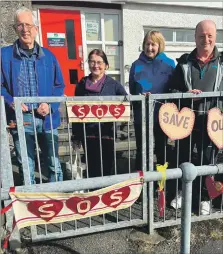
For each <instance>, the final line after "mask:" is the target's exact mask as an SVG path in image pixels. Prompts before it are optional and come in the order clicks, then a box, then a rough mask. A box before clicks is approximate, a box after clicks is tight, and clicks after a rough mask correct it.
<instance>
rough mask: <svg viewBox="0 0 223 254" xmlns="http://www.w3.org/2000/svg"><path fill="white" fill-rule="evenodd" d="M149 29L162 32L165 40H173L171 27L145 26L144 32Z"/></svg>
mask: <svg viewBox="0 0 223 254" xmlns="http://www.w3.org/2000/svg"><path fill="white" fill-rule="evenodd" d="M151 30H155V31H159V32H160V33H162V35H163V36H164V38H165V41H173V29H170V28H159V27H154V28H146V29H145V34H146V33H147V32H148V31H151Z"/></svg>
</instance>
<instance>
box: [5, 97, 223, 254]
mask: <svg viewBox="0 0 223 254" xmlns="http://www.w3.org/2000/svg"><path fill="white" fill-rule="evenodd" d="M222 95H223V93H222V92H216V93H202V94H200V95H199V96H197V95H192V94H162V95H150V96H148V98H145V97H144V96H127V97H123V96H105V97H38V98H34V97H33V98H23V97H20V98H15V108H16V119H17V128H18V135H19V141H20V147H21V152H22V164H23V174H24V183H25V185H24V186H17V187H16V191H21V192H23V191H24V192H44V190H46V189H47V190H48V191H51V192H58V191H61V192H73V191H79V190H87V191H89V190H90V189H95V188H102V187H106V186H109V185H111V184H114V183H117V182H121V181H124V180H127V179H130V178H133V177H135V176H136V173H132V168H133V167H132V161H131V159H132V155H131V152H132V151H133V150H132V149H131V145H130V130H129V123H127V140H128V141H127V146H128V149H126V150H127V154H128V156H127V162H128V163H127V164H128V166H127V168H128V170H126V172H125V173H126V174H122V172H121V171H120V170H119V169H120V167H122V166H120V165H119V164H118V162H117V158H116V154H117V151H116V150H115V154H114V162H115V166H114V167H115V170H114V172H115V174H114V175H111V176H103V177H102V178H101V177H96V178H87V179H80V180H68V181H63V182H58V181H57V182H55V183H44V184H43V180H41V176H42V173H43V172H42V169H41V159H40V157H41V156H40V154H39V149H38V145H37V150H36V152H37V168H38V170H39V175H40V184H35V185H30V173H29V163H28V155H27V147H26V137H25V132H24V122H23V113H22V109H21V103H41V102H47V103H49V104H51V103H54V102H60V103H61V104H62V103H65V102H66V101H78V102H80V104H81V102H82V101H88V100H89V101H92V100H93V101H97V100H98V101H99V102H102V101H120V102H122V101H123V100H126V98H127V100H129V101H130V102H132V101H139V102H140V103H141V106H142V115H141V117H142V146H143V149H142V152H143V154H142V171H143V172H144V177H145V182H149V184H148V193H147V189H146V186H147V185H146V183H145V184H144V188H143V195H142V202H138V203H137V204H134V206H133V207H132V208H130V209H129V210H128V211H124V212H116V214H112V216H111V217H113V218H112V221H109V220H108V219H107V217H106V216H105V215H103V216H102V218H96V217H95V218H94V217H93V218H89V219H88V220H86V219H85V220H84V221H81V220H80V222H78V221H74V222H73V224H69V225H65V224H61V225H59V226H56V230H55V228H54V229H52V227H51V228H50V230H51V231H54V232H49V230H48V226H47V225H45V227H38V226H37V227H31V233H29V232H28V234H29V235H30V236H31V238H32V241H40V240H47V239H54V238H63V237H68V236H75V235H81V234H87V233H93V232H99V231H104V230H111V229H115V228H123V227H128V226H136V225H148V231H149V233H152V232H153V230H154V229H155V228H160V227H167V226H172V225H178V224H180V223H181V224H182V228H181V229H182V242H181V243H182V244H181V253H189V249H190V223H191V221H192V222H194V221H201V220H208V219H215V218H222V217H223V212H222V201H221V209H220V211H219V212H215V213H212V211H211V212H210V214H209V215H200V209H199V212H198V216H195V215H194V216H192V217H191V205H192V204H191V203H192V202H191V193H192V182H193V179H194V178H195V177H196V176H200V177H202V176H204V175H215V174H222V173H223V165H222V163H221V164H218V165H214V166H204V165H202V163H200V164H201V165H200V166H196V167H195V166H193V164H191V163H186V164H182V165H180V163H179V153H180V151H179V141H175V144H174V145H175V148H174V152H173V153H172V155H173V154H175V155H176V159H175V165H174V167H172V168H171V167H170V169H167V172H166V173H167V183H168V180H170V179H176V181H177V182H176V188H175V189H176V193H175V194H176V195H178V179H180V178H181V177H182V176H183V177H182V197H183V203H182V209H181V216H180V214H179V212H180V211H179V209H176V211H175V216H170V218H167V217H166V210H167V209H169V208H167V207H165V211H164V217H163V218H161V219H160V218H159V219H157V218H158V212H157V209H156V210H155V202H156V199H155V200H154V199H153V196H154V183H153V182H154V181H158V180H161V178H162V175H161V173H158V172H154V162H155V161H154V138H153V128H154V124H153V120H154V112H153V111H154V103H159V104H162V103H166V102H168V101H171V102H172V101H173V100H174V102H175V103H176V104H177V105H178V108H179V109H180V108H181V102H182V101H184V100H185V99H187V100H188V99H190V100H191V108H192V109H193V105H194V101H193V98H197V97H201V98H209V97H211V98H216V103H217V104H216V106H218V103H219V101H220V100H221V97H222ZM204 100H206V99H204ZM176 101H177V102H176ZM1 105H2V107H1V113H2V114H1V124H2V126H1V127H2V128H1V137H3V139H2V140H3V141H4V143H1V148H3V149H4V151H5V153H4V154H3V153H1V169H2V172H1V176H2V189H1V194H2V196H1V198H2V200H5V202H7V203H6V204H8V203H9V195H8V190H9V187H11V186H13V185H14V179H13V171H12V163H11V158H10V156H11V155H10V151H9V144H8V136H7V135H8V132H7V124H6V119H5V111H4V102H3V99H2V100H1ZM205 105H206V104H204V111H205ZM32 114H33V115H34V112H33V110H32ZM50 114H51V113H50ZM50 118H51V128H52V116H51V115H50ZM146 119H147V122H148V125H146ZM66 127H67V139H68V144H69V156H70V159H71V160H70V161H71V163H72V144H71V133H70V126H69V124H67V126H66ZM114 128H115V127H114ZM146 135H148V136H146ZM145 137H147V138H145ZM37 139H38V137H37V133H35V140H36V141H37ZM116 146H117V140H116V138H115V137H114V147H115V148H116ZM168 146H169V144H168V141H167V140H166V139H165V140H164V149H165V152H164V154H165V158H164V160H165V161H168V158H169V157H168V151H167V148H168ZM146 147H148V151H147V150H146ZM172 147H173V144H172ZM99 149H102V147H101V146H100V148H99ZM192 152H193V151H192V150H191V149H190V151H189V157H190V158H192V156H191V155H192ZM189 162H192V159H191V160H190V161H189ZM180 168H181V169H182V170H181V169H180ZM147 170H148V171H149V172H146V171H147ZM165 191H168V188H167V187H166V188H165ZM200 195H201V190H200ZM6 200H7V201H6ZM222 200H223V195H222ZM199 201H200V197H199ZM6 204H5V205H6ZM125 210H126V209H125ZM171 211H173V209H172V210H171ZM11 223H12V213H9V214H8V215H7V228H9V230H10V227H11V226H10V225H11ZM49 227H50V226H49ZM55 231H58V232H55ZM19 239H20V238H19V234H18V231H17V232H16V231H15V233H14V234H13V236H12V237H11V243H13V241H14V243H15V245H18V242H19ZM14 247H15V246H13V244H11V248H14Z"/></svg>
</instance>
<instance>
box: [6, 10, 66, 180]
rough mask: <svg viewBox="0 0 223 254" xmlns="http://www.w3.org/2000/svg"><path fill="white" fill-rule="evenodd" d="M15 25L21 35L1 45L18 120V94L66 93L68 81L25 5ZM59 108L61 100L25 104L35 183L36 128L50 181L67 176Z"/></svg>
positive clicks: (10, 112) (9, 99)
mask: <svg viewBox="0 0 223 254" xmlns="http://www.w3.org/2000/svg"><path fill="white" fill-rule="evenodd" d="M14 29H15V31H16V33H17V35H18V38H19V39H18V40H16V41H15V43H14V44H13V45H11V46H8V47H4V48H2V49H1V53H2V57H1V58H2V64H1V93H2V95H3V96H4V99H5V102H6V112H7V113H6V114H7V119H8V121H12V120H13V121H14V120H15V111H14V109H15V105H14V97H36V96H62V95H63V93H64V81H63V77H62V73H61V70H60V67H59V64H58V62H57V60H56V58H55V56H54V55H53V54H52V53H51V52H50V51H49V50H47V49H45V48H42V47H40V46H39V45H38V44H37V43H36V42H35V37H36V35H37V32H38V27H37V21H36V18H35V16H34V15H33V13H32V11H31V10H29V9H27V8H25V7H22V8H21V9H19V10H17V11H16V13H15V24H14ZM32 106H33V109H34V117H33V115H32ZM58 109H59V103H52V104H51V107H50V106H49V104H48V103H41V104H38V103H34V104H32V105H31V104H29V103H27V104H24V103H23V104H22V111H23V120H24V122H28V123H30V124H29V125H26V126H25V136H26V143H27V153H28V162H29V170H30V181H31V183H35V177H34V171H35V132H36V133H37V134H38V136H39V137H40V138H41V140H42V142H40V145H41V150H42V152H43V156H44V163H45V164H44V165H45V166H46V167H47V169H48V171H49V178H50V181H51V182H52V181H56V180H60V181H62V180H63V173H62V170H61V165H60V161H59V158H58V131H57V127H58V126H59V125H60V113H59V110H58ZM50 110H51V116H52V130H51V117H50ZM33 119H35V121H34V120H33ZM11 134H12V137H13V141H14V144H15V150H16V155H17V160H18V163H19V170H20V175H21V177H22V173H23V171H22V160H21V150H20V144H19V137H18V131H17V129H12V130H11ZM52 137H53V138H52ZM43 149H44V151H43ZM22 180H23V179H22Z"/></svg>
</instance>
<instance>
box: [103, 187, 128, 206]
mask: <svg viewBox="0 0 223 254" xmlns="http://www.w3.org/2000/svg"><path fill="white" fill-rule="evenodd" d="M129 194H130V188H129V186H125V187H123V188H120V189H116V190H112V191H109V192H107V193H105V194H103V195H102V197H101V201H102V202H103V203H104V204H105V205H107V206H109V207H114V208H116V207H117V206H118V205H120V204H121V203H122V202H123V201H125V200H126V199H127V198H128V196H129Z"/></svg>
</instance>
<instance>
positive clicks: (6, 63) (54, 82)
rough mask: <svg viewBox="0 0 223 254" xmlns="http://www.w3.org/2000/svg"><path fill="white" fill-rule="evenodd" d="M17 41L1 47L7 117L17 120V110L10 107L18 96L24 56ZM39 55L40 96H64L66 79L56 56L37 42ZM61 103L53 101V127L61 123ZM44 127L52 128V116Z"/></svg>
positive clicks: (2, 83) (2, 90)
mask: <svg viewBox="0 0 223 254" xmlns="http://www.w3.org/2000/svg"><path fill="white" fill-rule="evenodd" d="M16 43H17V41H16V42H15V43H14V44H13V45H11V46H7V47H3V48H2V49H1V54H2V60H1V94H2V96H4V99H5V102H6V114H7V119H8V121H9V120H15V112H14V110H12V109H11V107H9V106H10V105H11V103H12V102H13V97H17V96H18V86H17V80H18V77H19V72H20V65H21V62H22V58H21V56H20V53H19V51H18V50H17V47H16ZM36 46H37V51H38V56H37V58H36V61H35V70H36V77H37V84H38V96H63V94H64V87H65V85H64V80H63V76H62V72H61V69H60V66H59V63H58V61H57V59H56V58H55V56H54V55H53V54H52V53H51V52H50V51H49V50H48V49H46V48H42V47H40V46H39V45H38V44H37V43H36ZM59 105H60V103H52V104H51V108H52V123H53V128H54V129H55V128H57V127H58V126H59V125H60V112H59V110H58V109H59ZM44 129H45V130H49V129H50V116H49V115H48V116H46V117H45V120H44Z"/></svg>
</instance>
